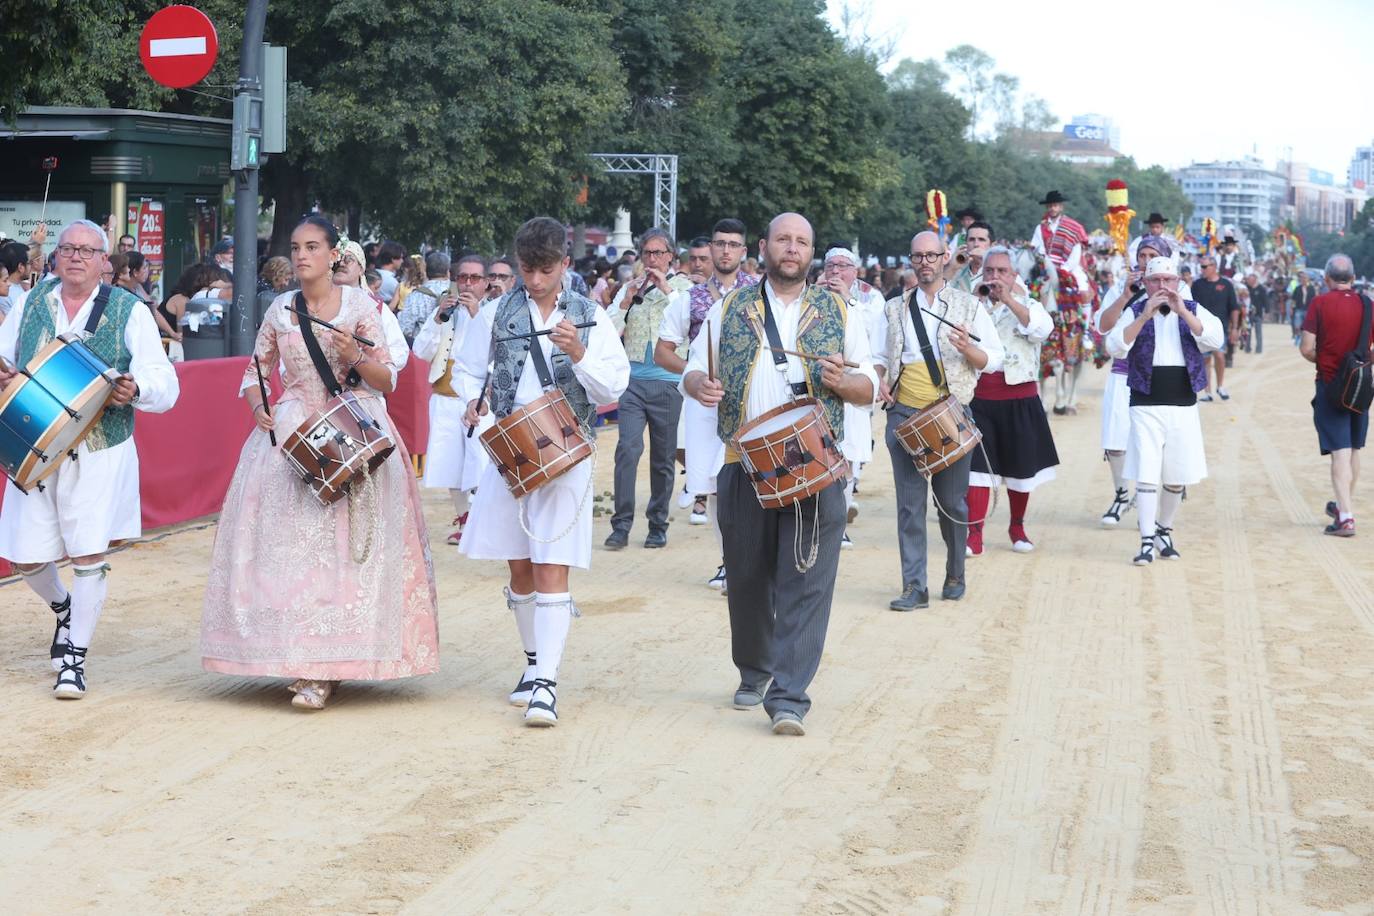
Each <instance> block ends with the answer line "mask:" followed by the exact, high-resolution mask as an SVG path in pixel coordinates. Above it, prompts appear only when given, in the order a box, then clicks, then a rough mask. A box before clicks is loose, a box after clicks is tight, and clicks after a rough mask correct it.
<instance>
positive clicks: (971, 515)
mask: <svg viewBox="0 0 1374 916" xmlns="http://www.w3.org/2000/svg"><path fill="white" fill-rule="evenodd" d="M987 514H988V488H987V487H969V488H968V545H969V546H970V547H972V548H973V552H974V553H981V552H982V550H983V519H984V517H985V516H986V515H987Z"/></svg>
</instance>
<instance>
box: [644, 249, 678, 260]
mask: <svg viewBox="0 0 1374 916" xmlns="http://www.w3.org/2000/svg"><path fill="white" fill-rule="evenodd" d="M640 253H641V254H642V255H644V257H646V258H656V257H662V256H664V255H667V254H672V252H671V251H669V250H668V249H667V248H645V249H644V250H643V251H642V252H640Z"/></svg>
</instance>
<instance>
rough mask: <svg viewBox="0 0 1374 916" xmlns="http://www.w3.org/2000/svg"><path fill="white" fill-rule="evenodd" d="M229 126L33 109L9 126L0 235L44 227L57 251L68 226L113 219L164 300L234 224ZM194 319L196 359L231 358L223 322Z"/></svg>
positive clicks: (0, 179) (1, 154) (0, 167)
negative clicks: (230, 220) (227, 216)
mask: <svg viewBox="0 0 1374 916" xmlns="http://www.w3.org/2000/svg"><path fill="white" fill-rule="evenodd" d="M229 128H230V122H229V121H228V120H227V119H225V118H203V117H197V116H194V115H179V114H162V113H159V112H152V111H130V110H127V109H110V108H57V107H34V108H29V109H26V110H25V111H24V112H23V113H21V114H20V115H19V116H18V117H17V118H16V119H15V120H14V122H13V123H3V122H0V234H3V235H5V236H7V237H9V238H18V239H22V240H27V239H28V238H29V234H30V233H31V232H32V231H33V229H34V226H35V225H36V224H37V223H38V221H39V220H40V219H45V220H46V221H47V223H48V226H49V228H50V229H51V233H52V234H51V235H50V236H49V238H48V242H47V246H46V248H47V250H48V251H49V252H51V250H52V248H53V247H54V246H55V245H56V242H57V230H58V229H59V228H61V226H62V225H64V224H65V223H67V222H70V221H71V220H73V219H81V218H85V219H89V220H92V221H94V222H97V223H100V222H102V221H103V220H105V219H106V218H107V217H109V216H111V215H113V216H114V219H115V238H118V237H119V236H121V235H124V234H128V235H131V236H133V237H134V240H135V245H136V246H137V250H139V251H141V252H142V253H143V255H144V257H146V258H147V259H148V260H149V262H150V263H151V264H152V268H153V283H154V285H155V287H156V289H155V292H156V293H157V295H158V298H159V299H162V298H164V297H165V296H166V294H167V291H168V290H170V289H171V288H172V286H173V285H174V284H175V283H176V280H177V277H179V276H180V275H181V272H182V270H184V269H185V268H186V267H187V266H188V265H191V264H194V263H195V262H196V261H200V260H204V259H205V258H206V256H207V255H208V253H209V251H210V249H211V248H212V247H213V246H214V244H215V243H216V242H217V241H219V239H220V238H221V235H222V228H223V227H225V226H227V225H228V224H226V223H224V222H223V214H222V209H223V205H224V202H225V201H229V200H232V199H233V196H232V190H231V189H230V188H229V182H230V173H229ZM45 196H46V198H47V202H46V204H45V203H44V197H45ZM226 304H227V303H226ZM192 320H193V321H195V325H196V326H195V327H194V328H192V327H186V328H184V329H183V333H184V335H185V341H184V346H185V349H186V358H187V359H198V358H202V359H203V358H207V357H217V356H225V355H227V354H228V352H229V351H228V341H227V340H226V339H225V330H226V329H225V325H224V322H223V319H222V317H221V316H219V315H215V314H213V313H211V312H205V313H197V314H196V315H193V316H192Z"/></svg>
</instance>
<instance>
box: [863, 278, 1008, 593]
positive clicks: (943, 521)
mask: <svg viewBox="0 0 1374 916" xmlns="http://www.w3.org/2000/svg"><path fill="white" fill-rule="evenodd" d="M931 312H933V313H934V315H932V314H930V313H931ZM935 315H938V316H939V318H936V317H935ZM913 317H918V318H919V319H920V321H919V323H918V322H916V321H913ZM941 318H942V319H944V321H941V320H939V319H941ZM945 322H949V324H946V323H945ZM950 324H953V325H958V326H962V327H964V328H966V329H967V330H968V331H969V333H970V334H973V335H974V336H976V337H979V338H981V341H980V342H979V343H978V347H979V349H981V350H982V351H983V352H984V353H986V354H987V357H988V361H987V365H985V366H984V367H983V369H982V370H981V371H982V372H996V371H998V370H999V369H1001V368H1002V359H1003V355H1002V341H1001V338H1000V337H999V336H998V333H997V327H996V325H994V324H993V323H992V317H991V316H990V315H989V314H988V311H987V309H985V308H983V306H982V304H981V303H980V302H979V301H978V300H977V299H976V298H974V297H973V296H971V295H969V294H968V293H965V292H961V291H960V290H957V289H953V288H952V287H950V286H949V285H948V284H945V285H944V286H942V287H941V288H940V290H939V291H938V292H937V293H936V294H935V297H934V299H933V301H932V300H931V299H930V298H928V297H927V296H926V294H925V291H924V290H922V289H921V288H920V287H916V288H914V289H912V290H911V291H910V292H909V293H907V294H906V295H903V296H899V297H897V298H895V299H889V300H888V301H887V306H886V308H885V309H884V312H883V318H882V321H881V322H880V324H879V328H878V333H879V334H881V336H882V339H883V341H884V344H883V365H884V366H885V369H884V374H885V379H886V380H887V384H888V388H889V390H890V391H891V392H892V394H893V396H894V397H895V398H896V399H897V403H896V404H894V405H892V407H890V408H889V409H888V414H887V436H886V441H887V451H888V454H890V455H891V456H892V476H893V481H894V483H895V485H896V491H897V493H896V496H897V545H898V548H899V552H900V554H901V562H902V594H901V596H900V597H898V598H896V599H894V600H893V601H892V603H891V604H890V605H889V606H890V607H891V608H892V609H893V610H901V611H909V610H914V609H915V608H918V607H925V606H926V604H927V602H928V601H929V590H928V587H927V580H926V495H927V493H931V494H933V495H934V498H935V505H936V511H937V512H938V513H939V516H940V534H941V535H942V536H943V538H944V541H945V586H944V589H943V594H944V596H945V597H946V598H948V599H958V598H960V597H962V596H963V594H964V553H965V547H966V546H967V536H968V504H967V500H966V497H967V494H968V484H969V467H970V462H971V460H972V458H971V456H970V455H965V456H963V457H962V458H960V459H959V460H958V461H956V462H954V463H953V464H951V465H950V466H949V467H947V468H945V469H944V470H942V471H939V472H937V473H936V474H934V475H932V476H931V478H930V479H929V480H927V479H926V477H925V476H924V475H922V474H921V472H920V471H918V470H917V469H916V462H915V461H914V460H913V459H912V457H911V455H909V454H908V453H907V451H906V450H905V449H904V448H903V447H902V444H901V442H900V441H899V440H898V439H897V433H896V430H897V427H898V426H901V425H902V423H903V422H904V421H905V420H906V419H907V418H908V417H910V416H911V415H912V414H914V413H916V412H917V411H918V410H921V409H922V408H925V407H929V406H930V405H931V404H934V403H935V402H936V401H938V400H940V399H941V398H943V397H945V396H947V395H953V397H954V398H955V400H957V401H958V402H959V403H960V404H965V405H967V404H968V403H969V402H970V401H972V400H973V393H974V389H975V387H976V386H977V384H978V374H979V371H980V370H978V369H975V368H974V367H973V366H972V365H971V364H970V363H969V362H968V360H966V359H965V358H964V356H963V354H961V353H960V352H959V351H958V350H957V349H955V347H954V344H953V343H951V342H950V334H951V333H952V328H951V327H950Z"/></svg>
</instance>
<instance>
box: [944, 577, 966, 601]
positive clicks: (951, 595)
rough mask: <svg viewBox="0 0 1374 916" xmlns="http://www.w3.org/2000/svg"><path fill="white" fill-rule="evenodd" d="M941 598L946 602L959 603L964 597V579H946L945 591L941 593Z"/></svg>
mask: <svg viewBox="0 0 1374 916" xmlns="http://www.w3.org/2000/svg"><path fill="white" fill-rule="evenodd" d="M940 597H941V598H943V599H945V600H946V601H958V600H959V599H960V598H962V597H964V580H963V579H946V580H945V587H944V590H943V591H941V592H940Z"/></svg>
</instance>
